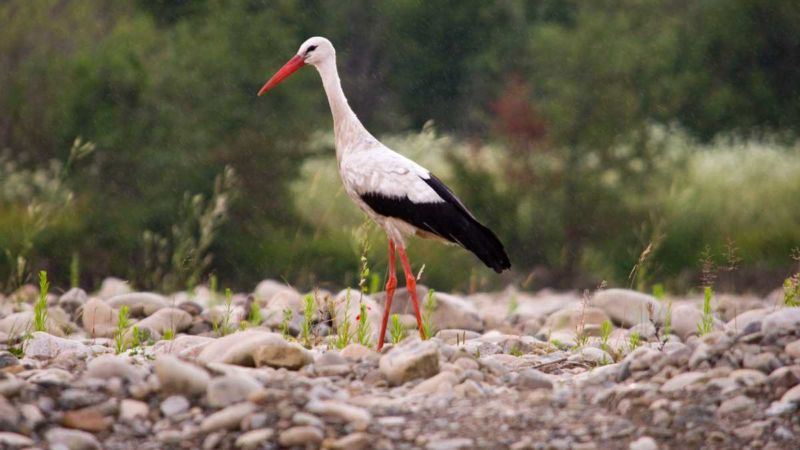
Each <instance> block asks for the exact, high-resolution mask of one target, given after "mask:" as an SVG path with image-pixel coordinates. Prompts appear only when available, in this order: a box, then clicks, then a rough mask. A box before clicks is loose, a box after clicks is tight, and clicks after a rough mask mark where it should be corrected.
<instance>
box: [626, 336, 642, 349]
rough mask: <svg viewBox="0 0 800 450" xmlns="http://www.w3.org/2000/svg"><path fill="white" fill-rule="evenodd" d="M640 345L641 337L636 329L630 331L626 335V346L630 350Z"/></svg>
mask: <svg viewBox="0 0 800 450" xmlns="http://www.w3.org/2000/svg"><path fill="white" fill-rule="evenodd" d="M640 345H642V337H641V336H640V335H639V332H638V331H632V332H631V334H630V336H629V337H628V348H629V349H630V351H634V350H636V349H637V348H639V346H640Z"/></svg>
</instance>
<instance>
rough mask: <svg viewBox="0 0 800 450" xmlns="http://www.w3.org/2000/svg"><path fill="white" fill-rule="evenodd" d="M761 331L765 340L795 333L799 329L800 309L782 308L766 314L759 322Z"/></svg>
mask: <svg viewBox="0 0 800 450" xmlns="http://www.w3.org/2000/svg"><path fill="white" fill-rule="evenodd" d="M761 329H762V330H763V333H764V336H765V337H767V338H771V337H774V336H781V335H784V334H790V333H793V332H797V330H798V329H800V308H782V309H779V310H777V311H775V312H771V313H769V314H767V315H766V316H765V317H764V320H763V321H762V322H761Z"/></svg>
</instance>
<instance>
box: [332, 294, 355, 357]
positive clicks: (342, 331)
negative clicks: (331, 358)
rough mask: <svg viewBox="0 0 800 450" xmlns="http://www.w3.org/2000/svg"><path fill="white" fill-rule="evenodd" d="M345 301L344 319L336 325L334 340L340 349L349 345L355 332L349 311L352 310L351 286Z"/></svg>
mask: <svg viewBox="0 0 800 450" xmlns="http://www.w3.org/2000/svg"><path fill="white" fill-rule="evenodd" d="M344 301H345V303H344V309H343V310H342V320H341V321H340V322H339V324H338V326H337V327H336V337H335V339H334V341H333V342H334V346H335V347H336V348H338V349H343V348H345V347H347V344H349V343H350V338H351V337H352V335H353V332H352V331H351V327H352V324H351V323H350V317H349V315H348V311H350V288H347V293H346V294H345V300H344Z"/></svg>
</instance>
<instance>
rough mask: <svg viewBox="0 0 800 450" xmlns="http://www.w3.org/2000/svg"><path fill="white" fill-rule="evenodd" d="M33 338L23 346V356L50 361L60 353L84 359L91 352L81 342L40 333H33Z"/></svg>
mask: <svg viewBox="0 0 800 450" xmlns="http://www.w3.org/2000/svg"><path fill="white" fill-rule="evenodd" d="M32 336H33V338H32V339H31V340H29V341H28V342H27V344H25V356H26V357H28V358H34V359H52V358H55V357H57V356H58V355H59V354H61V353H66V352H69V353H71V354H72V355H75V356H77V357H80V358H86V357H88V356H89V355H91V353H92V351H91V350H90V349H89V347H87V346H86V345H84V344H83V343H81V342H78V341H73V340H71V339H65V338H60V337H56V336H53V335H51V334H49V333H44V332H41V331H35V332H33V335H32Z"/></svg>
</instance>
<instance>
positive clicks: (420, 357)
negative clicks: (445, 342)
mask: <svg viewBox="0 0 800 450" xmlns="http://www.w3.org/2000/svg"><path fill="white" fill-rule="evenodd" d="M378 366H379V368H380V371H381V373H382V374H383V376H384V377H386V379H387V380H388V381H389V383H391V384H393V385H398V384H403V383H405V382H407V381H410V380H413V379H415V378H429V377H432V376H433V375H436V374H437V373H439V350H438V348H437V347H436V344H434V343H433V342H431V341H419V340H415V339H406V340H405V341H403V342H402V343H400V345H398V346H397V347H394V348H392V349H391V350H389V352H388V353H386V354H385V355H383V356H381V359H380V361H379V364H378Z"/></svg>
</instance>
